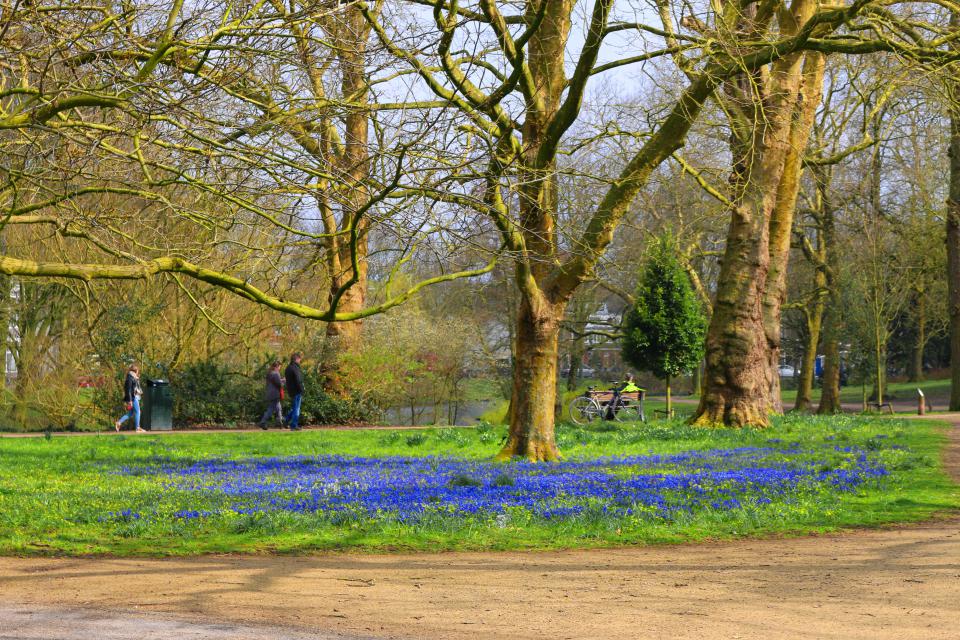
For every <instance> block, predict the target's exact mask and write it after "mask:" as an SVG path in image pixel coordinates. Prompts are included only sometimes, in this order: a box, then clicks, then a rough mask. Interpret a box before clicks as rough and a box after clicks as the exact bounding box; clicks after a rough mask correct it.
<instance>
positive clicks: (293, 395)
mask: <svg viewBox="0 0 960 640" xmlns="http://www.w3.org/2000/svg"><path fill="white" fill-rule="evenodd" d="M301 360H303V354H302V353H300V352H299V351H294V352H293V355H291V356H290V364H288V365H287V370H286V371H284V373H283V377H284V378H286V380H287V393H289V394H290V412H289V413H288V414H287V425H288V426H289V427H290V430H291V431H300V403H301V402H302V401H303V371H302V370H301V369H300V361H301Z"/></svg>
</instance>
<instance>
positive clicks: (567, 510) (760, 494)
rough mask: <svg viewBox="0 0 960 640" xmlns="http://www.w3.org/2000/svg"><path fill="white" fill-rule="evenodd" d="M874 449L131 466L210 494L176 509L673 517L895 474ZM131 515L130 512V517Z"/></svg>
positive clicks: (197, 512) (848, 488)
mask: <svg viewBox="0 0 960 640" xmlns="http://www.w3.org/2000/svg"><path fill="white" fill-rule="evenodd" d="M874 454H875V452H872V451H870V450H861V449H857V448H849V447H847V448H840V447H824V448H821V449H815V450H803V449H800V448H797V447H791V448H787V449H777V448H755V447H747V448H739V449H717V450H710V451H688V452H684V453H679V454H675V455H648V456H623V457H605V458H597V459H591V460H578V461H567V462H560V463H554V464H531V463H526V462H514V463H507V464H503V463H494V462H488V461H475V460H464V459H459V458H452V457H384V458H357V457H345V456H295V457H273V458H248V459H241V460H228V459H207V460H199V461H190V462H180V463H177V462H171V461H161V460H158V461H156V462H155V463H153V464H149V465H145V466H138V467H128V468H125V469H123V470H122V471H121V473H123V474H127V475H136V476H153V477H156V478H157V479H158V480H159V481H160V482H161V483H162V484H163V485H164V488H165V489H166V490H168V491H169V490H173V491H175V492H178V493H181V492H182V493H186V494H188V495H194V496H195V497H196V498H198V499H199V502H200V503H202V504H197V505H194V506H196V507H197V508H195V509H181V510H178V511H176V512H174V513H173V517H175V518H178V519H185V520H190V519H196V518H206V517H211V516H219V515H228V516H229V515H235V514H240V515H251V516H256V515H259V514H269V513H276V512H287V513H292V514H310V515H314V516H317V517H322V518H325V519H328V520H329V521H330V522H333V523H344V522H351V521H358V520H368V521H369V520H371V519H373V520H379V521H392V522H399V523H410V524H413V523H416V522H418V521H421V520H423V519H424V518H431V519H435V518H437V517H440V518H458V519H464V518H480V519H489V520H490V521H492V522H496V523H500V522H502V521H503V519H504V518H505V517H509V514H510V513H514V512H515V510H518V509H519V510H523V511H524V512H526V513H527V514H529V515H531V516H533V517H537V518H542V519H544V520H552V521H555V520H562V519H571V518H578V517H586V516H591V515H592V516H597V517H610V516H613V517H634V518H644V519H651V520H663V521H670V520H675V519H676V518H677V517H680V516H681V515H682V514H691V513H695V512H698V511H703V510H708V509H712V510H716V511H732V510H738V509H744V508H749V507H761V506H764V505H770V504H772V503H781V504H783V503H790V502H792V501H794V500H796V499H798V497H800V496H803V495H825V494H837V493H841V492H853V491H856V490H858V489H859V488H860V487H863V486H864V485H865V484H867V483H874V484H875V483H876V482H878V481H879V480H880V479H882V478H883V477H884V476H886V475H888V471H887V469H885V468H884V466H883V465H882V464H881V463H880V462H879V460H878V459H877V458H876V456H875V455H874ZM126 517H127V518H129V517H130V516H129V515H127V516H126Z"/></svg>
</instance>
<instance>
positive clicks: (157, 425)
mask: <svg viewBox="0 0 960 640" xmlns="http://www.w3.org/2000/svg"><path fill="white" fill-rule="evenodd" d="M143 400H144V402H143V415H142V416H141V417H140V422H141V423H142V425H143V428H144V429H147V430H149V431H171V430H172V429H173V396H172V395H171V393H170V382H168V381H167V380H147V388H146V390H145V393H144V395H143Z"/></svg>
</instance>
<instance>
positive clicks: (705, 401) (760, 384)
mask: <svg viewBox="0 0 960 640" xmlns="http://www.w3.org/2000/svg"><path fill="white" fill-rule="evenodd" d="M764 204H765V202H764V199H762V198H761V199H760V200H759V201H758V202H755V203H754V202H746V203H742V204H741V205H740V206H738V207H737V208H736V209H735V210H734V212H733V221H732V222H731V225H730V231H729V233H728V236H727V247H726V252H725V253H724V258H723V263H722V264H721V268H720V277H719V280H718V289H717V298H716V302H715V303H714V306H713V317H712V318H711V320H710V326H709V329H708V330H707V344H706V370H705V372H704V392H703V395H702V396H701V397H700V406H699V407H698V409H697V414H696V417H695V418H694V423H695V424H704V425H716V424H724V425H728V426H735V427H741V426H745V425H757V426H765V425H767V424H769V420H768V417H767V416H768V414H769V413H770V410H771V408H772V407H771V406H770V402H769V400H770V388H771V386H772V381H771V380H770V374H771V370H770V366H769V362H768V348H767V340H766V333H765V331H764V325H763V312H762V298H763V287H764V284H765V282H766V276H767V267H768V264H769V254H768V252H767V244H766V239H767V224H766V220H767V218H766V216H765V215H764ZM772 205H773V203H772V201H770V202H769V203H768V206H767V207H766V211H769V210H770V208H772Z"/></svg>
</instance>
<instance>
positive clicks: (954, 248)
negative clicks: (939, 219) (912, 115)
mask: <svg viewBox="0 0 960 640" xmlns="http://www.w3.org/2000/svg"><path fill="white" fill-rule="evenodd" d="M950 26H951V28H952V29H953V30H960V12H956V11H955V12H953V13H952V14H951V15H950ZM953 46H954V47H955V48H956V47H957V46H958V45H957V44H956V43H954V45H953ZM947 89H948V90H947V101H948V102H947V107H948V109H949V112H950V147H949V148H950V194H949V197H948V199H947V287H948V288H949V294H948V295H949V304H950V378H951V384H950V410H951V411H960V82H957V81H956V80H954V79H951V80H948V81H947Z"/></svg>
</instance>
